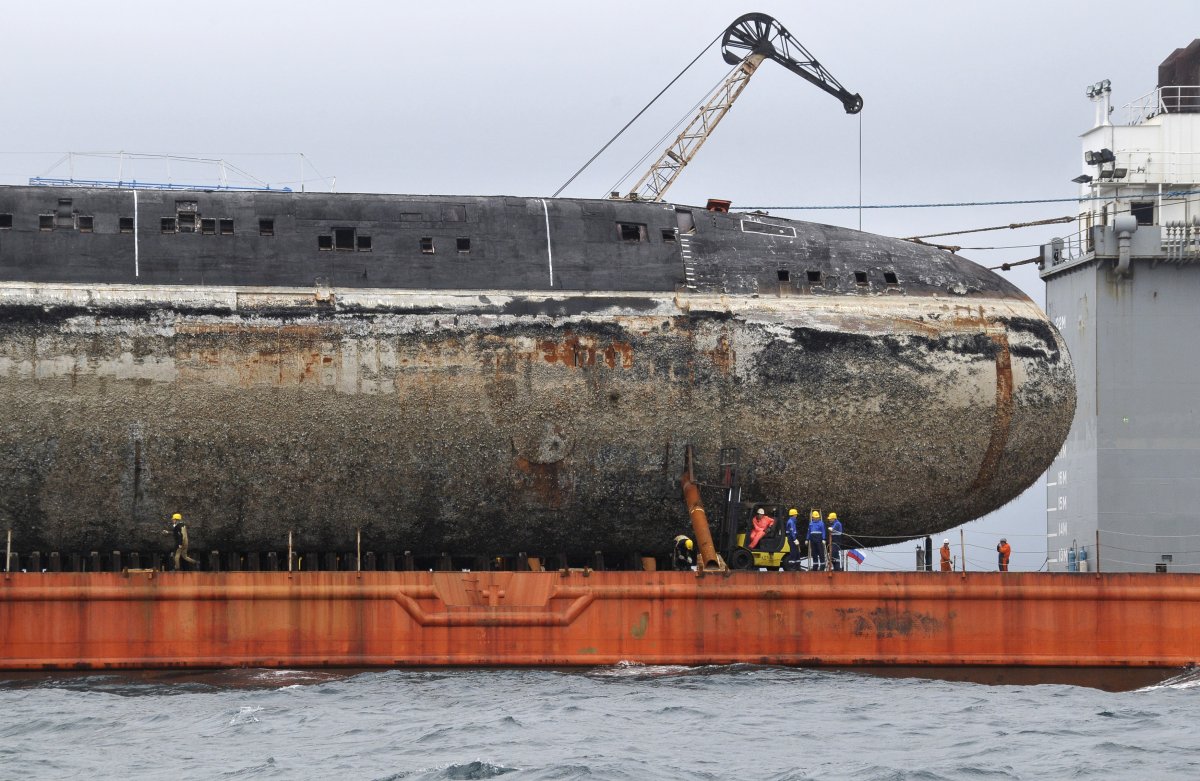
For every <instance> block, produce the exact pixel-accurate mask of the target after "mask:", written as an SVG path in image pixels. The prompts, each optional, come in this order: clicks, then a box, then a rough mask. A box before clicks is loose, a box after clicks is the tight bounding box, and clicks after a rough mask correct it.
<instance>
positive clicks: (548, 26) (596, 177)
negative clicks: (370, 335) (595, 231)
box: [0, 0, 1200, 569]
mask: <svg viewBox="0 0 1200 781" xmlns="http://www.w3.org/2000/svg"><path fill="white" fill-rule="evenodd" d="M114 8H119V9H120V10H119V11H118V10H114ZM748 11H763V12H765V13H768V14H771V15H772V16H775V17H776V18H777V19H778V20H779V21H780V22H781V23H782V24H783V25H784V26H785V27H787V28H788V29H789V30H790V31H791V33H792V34H793V35H794V36H795V37H796V38H797V39H798V40H799V41H800V42H801V43H802V44H804V45H805V46H806V47H807V48H808V49H809V50H810V51H811V52H812V53H813V55H814V56H815V57H816V58H817V59H818V60H820V61H821V62H822V63H823V64H824V65H825V66H826V67H827V68H828V69H829V71H830V72H831V73H832V74H833V75H834V76H835V77H836V78H837V79H838V80H839V81H841V82H842V84H844V85H845V86H846V87H847V88H848V89H850V90H851V91H854V92H859V93H861V94H862V96H863V99H864V101H865V108H864V110H863V112H862V114H861V119H860V117H854V116H848V115H846V114H845V113H844V112H843V110H842V108H841V105H840V104H839V103H838V102H837V101H836V100H834V99H833V98H831V97H830V96H828V95H826V94H825V93H823V92H821V91H819V90H817V89H816V88H814V87H813V86H811V85H809V84H808V83H807V82H804V81H803V80H801V79H800V78H799V77H797V76H795V75H793V74H791V73H789V72H787V71H785V70H784V69H782V68H779V67H777V66H775V65H774V64H772V63H767V64H765V65H764V66H763V67H762V69H760V70H759V72H758V73H757V74H756V75H755V77H754V79H753V80H752V83H751V84H750V85H749V87H748V88H747V90H746V92H745V93H744V94H743V95H742V97H741V98H740V99H739V101H738V103H737V105H736V106H735V107H734V108H733V110H732V111H731V112H730V114H729V116H728V117H727V118H726V119H725V120H724V122H723V123H722V124H721V127H720V128H719V129H718V130H717V131H716V132H715V134H714V135H713V137H712V139H711V140H710V141H709V142H708V144H707V145H706V146H705V147H704V149H703V150H702V151H701V152H700V153H699V155H698V156H697V158H696V160H695V161H694V162H693V164H692V165H691V166H690V167H689V169H688V170H687V171H685V172H684V173H683V175H682V176H681V177H680V179H679V181H678V183H677V184H676V185H675V186H674V188H673V189H672V190H671V192H670V194H669V196H668V198H669V200H672V201H677V202H682V203H692V204H702V203H704V201H705V200H706V199H707V198H709V197H719V198H728V199H730V200H732V201H733V202H734V206H735V208H736V207H738V206H743V207H745V206H768V207H770V206H792V205H820V204H827V205H837V204H854V203H857V202H858V200H859V129H860V121H861V130H862V135H861V139H862V143H861V149H862V168H861V180H862V201H863V203H866V204H896V203H926V202H961V201H992V200H1016V199H1028V198H1062V197H1071V196H1073V195H1076V194H1077V192H1078V188H1077V187H1076V186H1075V185H1074V184H1072V183H1071V182H1070V181H1069V180H1070V179H1071V177H1073V176H1075V175H1077V174H1078V173H1080V172H1081V171H1082V170H1083V164H1082V159H1081V157H1080V147H1079V141H1078V138H1077V137H1078V135H1079V134H1080V133H1082V132H1084V131H1085V130H1087V129H1088V128H1089V126H1090V125H1091V122H1092V106H1091V104H1090V103H1089V102H1088V100H1087V98H1086V97H1085V96H1084V89H1085V88H1086V86H1087V85H1088V84H1091V83H1093V82H1096V81H1099V80H1100V79H1105V78H1107V79H1111V80H1112V89H1113V103H1114V105H1116V106H1118V108H1117V110H1116V112H1114V114H1113V118H1114V120H1119V119H1121V117H1122V112H1121V109H1120V108H1119V107H1120V106H1121V105H1123V104H1124V103H1126V102H1128V101H1130V100H1133V99H1135V98H1137V97H1139V96H1141V95H1142V94H1144V93H1146V92H1149V91H1150V90H1152V89H1153V88H1154V86H1155V77H1156V73H1157V70H1156V68H1157V65H1158V63H1159V62H1160V61H1161V60H1162V59H1163V58H1164V57H1166V56H1167V55H1168V54H1170V53H1171V51H1173V50H1174V49H1175V48H1177V47H1181V46H1185V45H1187V44H1188V43H1189V42H1190V41H1191V40H1192V38H1193V37H1195V36H1197V35H1200V3H1197V2H1196V1H1195V0H1159V1H1158V2H1155V3H1151V4H1147V5H1144V6H1142V7H1140V8H1139V9H1135V8H1134V7H1133V6H1131V5H1130V4H1129V3H1128V2H1109V1H1094V0H1093V1H1091V2H1087V3H1082V2H1080V3H1075V2H1072V3H1067V2H1027V1H1020V2H1013V1H1011V0H1010V1H1007V2H1002V3H998V2H968V1H965V0H958V1H957V2H950V1H947V2H905V3H892V2H882V1H880V2H841V3H803V4H801V3H787V2H759V3H753V4H750V5H745V6H736V5H731V4H729V3H728V2H712V1H711V0H689V1H688V2H654V3H651V2H645V0H642V1H641V2H630V1H629V0H603V1H602V2H601V1H595V2H575V3H568V2H563V1H562V0H559V2H521V1H520V0H509V2H462V1H455V0H441V1H440V2H438V3H436V4H434V3H407V2H365V1H363V2H356V1H355V0H342V2H338V3H329V2H295V1H291V2H240V3H233V2H225V1H224V0H213V1H210V2H206V3H204V4H202V5H201V6H194V5H183V6H171V5H165V4H162V3H157V2H123V3H121V4H119V6H115V7H114V6H110V5H106V4H100V3H87V4H85V3H68V4H66V5H63V4H61V3H59V4H53V3H19V4H17V3H13V4H10V5H9V7H6V9H5V13H4V17H5V24H4V28H3V32H2V33H0V35H2V36H3V45H2V46H0V69H2V72H3V73H5V74H7V77H6V79H5V87H4V95H5V106H6V109H7V116H6V118H5V122H4V129H3V130H2V131H0V139H3V143H0V183H4V184H20V183H24V182H25V181H26V180H27V179H28V177H29V176H37V175H53V176H63V177H65V176H67V175H68V173H69V170H68V167H67V166H66V165H60V166H58V167H57V168H53V165H54V163H55V161H57V160H59V159H60V158H62V157H63V155H65V154H66V153H67V152H69V151H71V152H86V151H115V150H125V151H129V152H140V153H169V154H179V155H189V154H201V153H203V154H208V155H213V156H219V157H222V158H225V159H228V160H230V161H231V162H233V163H234V164H236V165H237V166H239V167H240V168H242V169H244V170H246V171H249V172H250V173H252V174H254V175H255V176H257V177H258V178H260V179H263V180H267V181H270V182H273V183H282V182H288V183H291V182H293V181H294V180H296V179H298V178H299V168H300V166H299V164H298V162H297V160H296V158H295V157H286V156H281V155H279V154H277V153H281V152H282V153H297V152H303V153H304V154H305V155H306V156H307V158H308V159H309V160H310V161H311V164H312V167H308V168H307V169H306V176H315V175H316V174H315V173H314V171H317V172H319V173H320V174H323V175H325V176H336V179H337V189H338V190H339V191H342V192H352V191H360V192H400V193H445V194H478V195H494V194H507V195H526V196H546V195H549V194H551V193H553V192H554V191H555V190H556V189H558V187H559V186H560V185H561V184H562V183H563V182H564V181H566V179H567V178H568V177H569V176H570V175H571V174H572V173H573V172H574V171H575V170H576V169H577V168H578V167H579V166H580V165H582V164H583V162H584V161H585V160H587V158H588V157H590V156H591V155H592V154H593V153H594V152H595V151H596V150H597V149H599V148H600V146H601V145H602V144H603V143H604V142H605V141H607V140H608V139H609V138H610V137H611V136H612V135H613V134H614V133H615V132H616V131H617V130H618V129H619V128H620V127H621V126H622V125H623V124H624V123H625V122H626V121H627V120H628V119H629V118H630V117H632V116H633V115H634V113H636V112H637V111H638V110H639V109H640V108H641V107H642V106H643V105H644V104H645V103H646V102H647V101H648V100H649V99H650V98H651V97H653V96H654V94H656V93H657V92H658V90H659V89H661V88H662V87H663V86H664V85H666V83H667V82H668V81H669V80H670V79H671V78H672V77H673V76H675V74H676V73H678V72H679V70H680V69H682V68H683V66H684V65H686V64H687V63H688V62H689V61H690V60H691V59H692V58H693V57H694V56H695V55H696V54H697V53H698V52H699V51H700V50H701V49H702V48H703V47H704V45H705V44H707V43H708V42H709V41H711V40H712V39H713V38H714V37H716V36H717V35H718V34H719V33H720V32H721V31H722V30H723V29H724V28H725V27H726V26H727V25H728V24H729V23H730V22H732V21H733V19H734V18H736V17H737V16H739V15H740V14H742V13H745V12H748ZM727 70H728V66H726V65H725V64H724V62H723V61H722V59H721V56H720V54H719V52H718V50H717V47H713V49H712V50H710V51H709V52H708V53H707V54H706V55H705V56H704V57H703V58H701V60H700V62H698V63H697V64H696V66H695V67H693V68H692V69H691V71H689V73H688V75H687V76H685V77H684V78H683V79H681V80H680V82H679V83H678V84H677V85H676V86H675V87H674V88H673V89H672V90H671V91H670V92H668V93H667V95H666V96H664V97H663V99H662V100H660V101H659V103H658V104H657V105H656V106H655V108H654V109H652V110H651V111H650V112H647V114H646V116H644V117H643V118H642V119H641V120H640V121H639V122H638V124H636V125H634V127H633V128H632V129H631V130H630V131H629V132H628V133H626V135H625V137H624V138H623V139H622V140H621V141H620V142H618V143H617V144H615V145H614V146H613V147H612V148H611V149H610V150H609V151H608V152H607V153H606V154H605V155H604V156H602V157H601V158H600V159H599V160H597V161H596V163H594V164H593V165H592V167H591V168H590V169H589V170H588V172H587V173H585V174H584V175H583V176H581V177H580V178H579V179H578V180H577V181H576V182H575V183H574V184H573V185H572V186H571V187H570V188H569V189H567V190H566V191H565V192H564V193H563V194H564V195H566V196H578V197H600V196H603V195H605V194H607V193H608V191H609V189H610V188H611V187H612V185H614V184H615V183H616V182H617V181H618V180H619V179H620V177H621V176H622V174H624V173H625V172H626V170H628V169H629V168H630V167H631V166H633V165H634V164H635V163H636V161H637V160H638V159H639V158H640V157H641V156H642V154H643V153H645V152H647V151H648V150H650V149H651V148H656V147H655V146H654V142H655V141H656V140H657V139H658V138H659V137H660V136H662V135H663V134H664V133H666V132H667V131H668V129H669V128H670V127H671V126H672V125H673V124H674V123H675V122H676V121H677V120H678V119H680V118H681V117H682V116H683V115H684V114H685V113H686V112H687V111H688V109H689V108H690V107H691V106H693V104H695V103H696V101H698V100H699V99H700V98H702V97H703V96H704V95H705V94H706V93H707V91H708V90H709V89H710V88H711V87H713V86H714V85H715V84H716V83H717V82H718V81H719V80H720V79H721V78H722V77H723V76H724V74H725V73H726V71H727ZM643 169H644V166H642V167H639V168H638V169H637V171H638V173H639V174H640V173H641V171H642V170H643ZM74 173H75V176H77V177H86V176H94V177H97V178H116V176H117V167H116V163H115V161H111V160H91V161H87V160H81V161H78V162H77V164H76V167H75V170H74ZM130 173H131V169H129V168H126V170H125V175H126V177H128V176H129V175H130ZM132 173H133V175H135V176H137V177H138V178H140V179H143V180H153V179H156V178H162V176H163V175H164V174H165V171H163V169H162V167H161V166H159V167H158V168H157V169H156V168H155V167H153V166H151V165H149V164H145V165H139V167H137V168H135V169H133V170H132ZM171 174H172V176H173V177H174V179H175V180H176V181H179V180H181V179H183V178H187V177H188V176H191V177H192V178H200V179H202V180H204V181H213V180H214V176H215V174H214V173H213V172H212V169H207V170H205V171H198V170H197V171H192V170H189V169H187V168H186V167H185V166H181V165H179V164H176V165H175V166H174V169H173V170H172V172H171ZM632 183H633V180H629V181H627V182H625V184H624V187H623V188H622V189H623V190H624V189H628V188H629V186H631V185H632ZM310 186H311V182H310ZM1075 210H1076V208H1075V205H1074V204H1070V203H1060V204H1040V205H1014V206H993V207H976V208H939V209H890V210H874V209H872V210H864V212H863V214H862V227H863V229H865V230H869V231H874V232H877V233H883V234H887V235H894V236H910V235H916V234H922V233H932V232H938V231H946V230H955V229H964V228H974V227H984V226H990V225H1001V224H1008V223H1012V222H1022V221H1026V220H1034V219H1042V218H1047V217H1057V216H1062V215H1070V214H1073V213H1075ZM775 213H776V214H780V215H784V216H789V217H794V218H798V219H807V220H812V221H815V222H828V223H835V224H839V225H847V226H850V227H858V224H859V222H858V221H859V214H858V212H857V211H780V210H776V211H775ZM1065 232H1066V231H1064V230H1063V226H1051V227H1047V228H1040V229H1030V230H1022V231H1002V232H992V233H980V234H972V235H968V236H964V237H961V238H957V239H955V238H953V237H951V238H949V239H946V241H947V243H960V244H963V245H966V246H969V247H993V246H1005V247H1007V246H1010V245H1036V244H1039V243H1041V242H1045V241H1048V240H1049V239H1050V238H1052V237H1054V236H1055V235H1058V234H1059V233H1065ZM1035 253H1036V248H1034V247H1028V246H1025V247H1016V248H1012V249H1004V250H992V251H987V250H963V252H962V254H963V255H965V256H966V257H969V258H971V259H973V260H976V261H978V262H980V263H983V264H984V265H997V264H999V263H1001V262H1003V261H1012V260H1020V259H1024V258H1027V257H1030V256H1032V255H1034V254H1035ZM1010 278H1011V279H1012V280H1013V281H1014V282H1015V283H1016V284H1018V285H1019V286H1021V287H1022V288H1023V289H1024V290H1025V291H1026V292H1027V293H1029V295H1030V296H1031V297H1033V298H1034V299H1035V300H1036V301H1038V302H1039V303H1042V302H1043V301H1044V295H1043V289H1042V283H1041V281H1040V280H1039V279H1038V277H1037V273H1036V271H1035V270H1033V269H1032V267H1030V266H1025V267H1022V268H1021V269H1020V270H1018V271H1014V272H1011V273H1010ZM1044 497H1045V490H1044V488H1042V487H1041V486H1040V485H1037V486H1034V487H1033V488H1032V489H1030V491H1028V492H1026V494H1025V495H1024V496H1022V497H1021V498H1020V499H1018V500H1017V501H1015V502H1013V503H1012V504H1010V505H1009V506H1007V507H1005V508H1003V509H1001V510H999V511H997V512H996V513H993V514H992V515H991V516H989V517H987V518H985V519H981V520H979V521H976V522H974V523H971V524H968V525H967V526H966V527H965V530H966V538H967V544H968V546H972V545H975V546H980V547H968V550H967V558H968V563H969V566H971V567H973V568H983V567H994V563H995V554H994V553H993V552H992V550H991V549H992V547H993V546H994V545H995V542H996V539H997V538H998V536H999V534H1001V533H1004V534H1007V535H1008V537H1009V541H1010V542H1011V543H1013V548H1014V551H1015V555H1014V568H1017V569H1026V568H1028V569H1035V568H1037V567H1038V566H1040V565H1041V563H1042V561H1043V559H1044V558H1045V536H1044V535H1045V504H1044V501H1045V500H1044ZM847 520H848V524H847V526H848V531H852V530H853V519H847ZM946 536H949V537H951V539H952V541H953V542H954V544H955V548H956V552H957V544H958V532H957V530H955V531H953V532H951V533H949V534H948V535H946ZM936 543H940V539H939V540H937V541H936ZM898 548H899V550H897V551H893V552H887V551H881V552H873V553H872V554H870V555H869V558H868V560H867V562H868V564H872V563H874V564H883V565H885V566H886V565H892V566H895V567H904V568H907V567H910V566H912V559H913V557H912V548H913V544H912V543H904V544H903V545H901V546H898Z"/></svg>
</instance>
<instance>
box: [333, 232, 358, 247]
mask: <svg viewBox="0 0 1200 781" xmlns="http://www.w3.org/2000/svg"><path fill="white" fill-rule="evenodd" d="M333 248H334V249H339V250H353V249H354V228H334V229H333Z"/></svg>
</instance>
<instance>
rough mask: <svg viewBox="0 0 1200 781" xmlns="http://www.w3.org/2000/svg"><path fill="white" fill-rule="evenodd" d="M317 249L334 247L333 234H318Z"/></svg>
mask: <svg viewBox="0 0 1200 781" xmlns="http://www.w3.org/2000/svg"><path fill="white" fill-rule="evenodd" d="M317 249H330V250H331V249H333V237H332V236H318V237H317Z"/></svg>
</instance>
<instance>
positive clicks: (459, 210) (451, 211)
mask: <svg viewBox="0 0 1200 781" xmlns="http://www.w3.org/2000/svg"><path fill="white" fill-rule="evenodd" d="M442 219H443V220H445V221H446V222H466V219H467V207H466V206H463V205H461V204H454V205H453V206H443V207H442Z"/></svg>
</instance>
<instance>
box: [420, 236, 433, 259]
mask: <svg viewBox="0 0 1200 781" xmlns="http://www.w3.org/2000/svg"><path fill="white" fill-rule="evenodd" d="M421 252H424V253H425V254H426V255H432V254H433V238H432V237H430V236H425V237H423V238H422V239H421Z"/></svg>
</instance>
